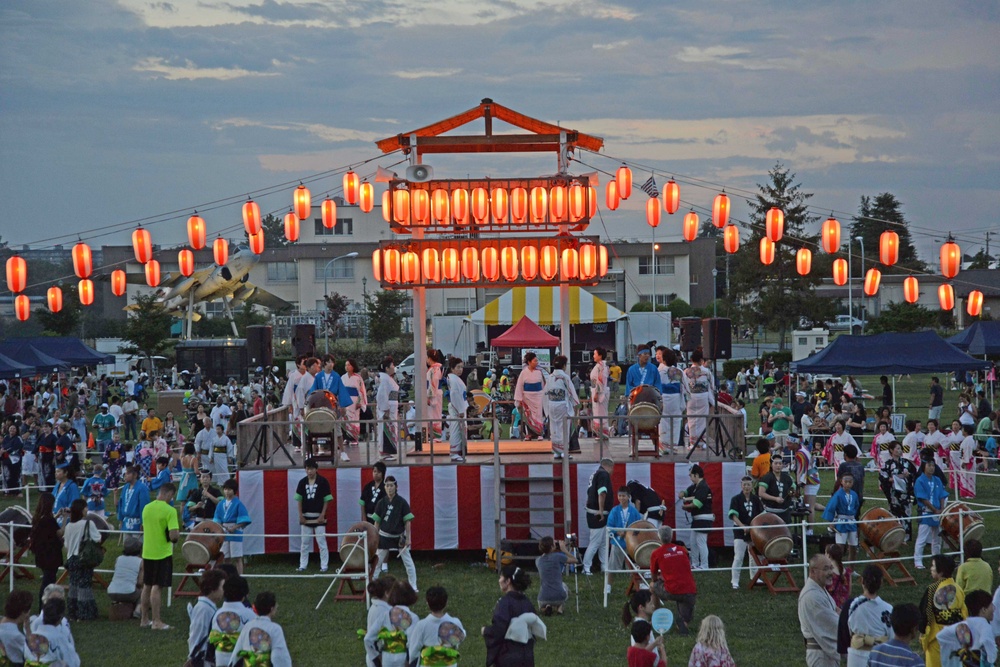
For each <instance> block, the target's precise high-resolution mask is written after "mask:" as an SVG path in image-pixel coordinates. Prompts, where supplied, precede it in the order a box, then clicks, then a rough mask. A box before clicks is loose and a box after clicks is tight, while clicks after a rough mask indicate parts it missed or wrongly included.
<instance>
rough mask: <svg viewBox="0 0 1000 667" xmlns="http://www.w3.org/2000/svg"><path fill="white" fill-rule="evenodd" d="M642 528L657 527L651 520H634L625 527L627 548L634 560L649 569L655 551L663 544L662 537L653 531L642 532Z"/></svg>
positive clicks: (638, 564) (643, 567) (629, 555)
mask: <svg viewBox="0 0 1000 667" xmlns="http://www.w3.org/2000/svg"><path fill="white" fill-rule="evenodd" d="M641 528H655V526H654V525H653V524H652V523H650V522H649V521H641V520H640V521H633V522H632V523H631V524H629V527H628V528H626V529H625V550H626V551H627V552H628V557H629V558H631V559H632V562H633V563H635V564H636V565H637V566H639V567H640V568H642V569H644V570H648V569H649V565H650V560H651V556H652V555H653V552H654V551H656V550H657V549H659V548H660V547H661V546H663V543H662V542H660V537H659V535H657V534H656V533H655V532H653V531H645V530H643V531H642V532H640V531H639V530H638V529H641Z"/></svg>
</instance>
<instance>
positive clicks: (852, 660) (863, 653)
mask: <svg viewBox="0 0 1000 667" xmlns="http://www.w3.org/2000/svg"><path fill="white" fill-rule="evenodd" d="M881 587H882V571H881V570H879V569H878V568H877V567H876V566H874V565H868V566H866V567H865V570H864V572H862V573H861V592H862V595H859V596H858V597H856V598H854V599H853V600H851V601H850V604H849V607H848V611H847V629H848V630H849V631H850V633H851V643H850V645H849V646H848V649H847V667H867V666H868V659H869V658H870V657H871V652H872V648H874V647H875V645H876V644H881V643H883V642H887V641H889V640H890V639H892V638H893V636H894V635H893V631H892V624H891V623H890V622H889V617H890V615H891V614H892V605H891V604H889V603H888V602H886V601H885V600H883V599H882V598H880V597H879V596H878V591H879V589H880V588H881Z"/></svg>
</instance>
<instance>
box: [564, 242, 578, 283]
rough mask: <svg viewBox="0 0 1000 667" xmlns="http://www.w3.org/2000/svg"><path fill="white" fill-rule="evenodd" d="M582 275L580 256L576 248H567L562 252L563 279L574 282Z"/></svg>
mask: <svg viewBox="0 0 1000 667" xmlns="http://www.w3.org/2000/svg"><path fill="white" fill-rule="evenodd" d="M578 275H580V255H579V253H577V251H576V249H575V248H565V249H564V250H563V251H562V278H563V280H573V279H575V278H576V277H577V276H578Z"/></svg>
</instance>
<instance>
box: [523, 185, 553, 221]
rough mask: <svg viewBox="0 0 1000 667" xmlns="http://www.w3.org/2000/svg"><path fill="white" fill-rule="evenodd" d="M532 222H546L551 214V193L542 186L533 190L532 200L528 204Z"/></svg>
mask: <svg viewBox="0 0 1000 667" xmlns="http://www.w3.org/2000/svg"><path fill="white" fill-rule="evenodd" d="M528 206H529V213H530V220H531V222H545V218H547V217H548V213H549V193H548V191H547V190H546V189H545V188H544V187H542V186H540V185H539V186H536V187H533V188H531V198H530V201H529V202H528Z"/></svg>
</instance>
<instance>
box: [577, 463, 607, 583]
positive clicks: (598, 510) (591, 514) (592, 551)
mask: <svg viewBox="0 0 1000 667" xmlns="http://www.w3.org/2000/svg"><path fill="white" fill-rule="evenodd" d="M614 469H615V462H614V461H613V460H612V459H609V458H603V459H601V465H600V466H599V467H598V468H597V470H595V471H594V474H593V475H591V476H590V484H588V485H587V528H588V529H589V531H588V537H589V540H590V541H589V543H588V544H587V551H586V553H584V554H583V573H584V574H588V575H589V574H592V572H591V570H590V568H591V566H592V565H593V563H594V556H595V555H598V556H599V557H600V559H601V570H602V571H604V570H607V569H608V551H607V549H605V548H604V537H605V535H604V534H605V532H606V531H607V529H608V514H609V513H610V512H611V501H610V500H609V498H608V496H609V495H610V492H611V473H612V472H613V471H614Z"/></svg>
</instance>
